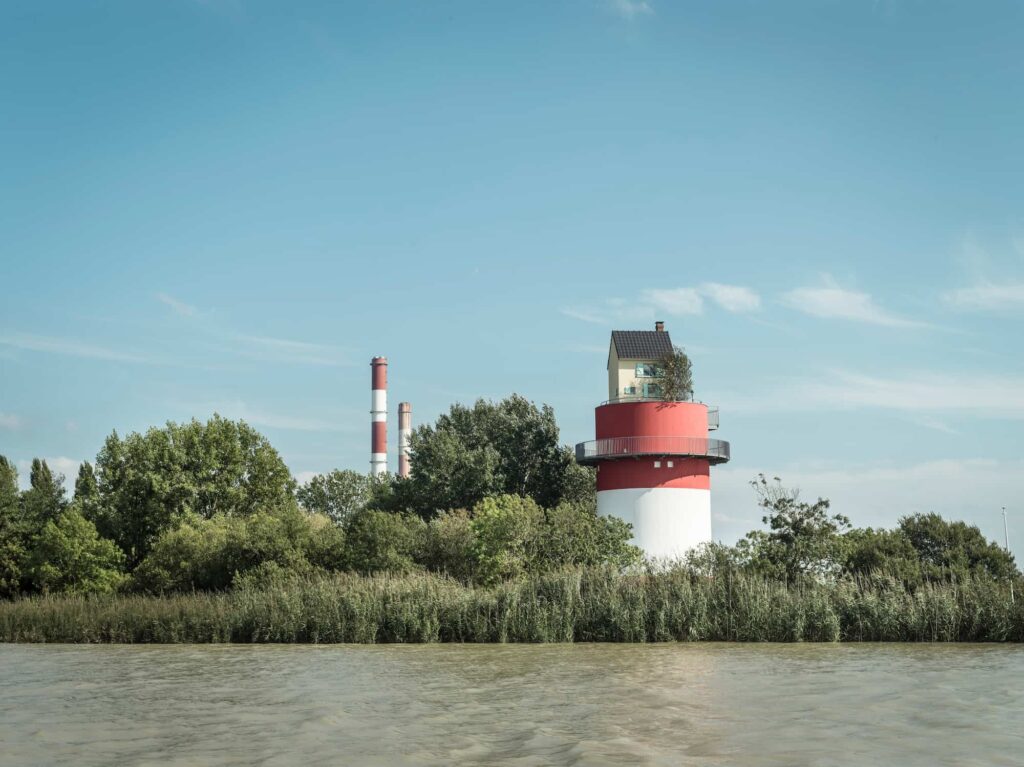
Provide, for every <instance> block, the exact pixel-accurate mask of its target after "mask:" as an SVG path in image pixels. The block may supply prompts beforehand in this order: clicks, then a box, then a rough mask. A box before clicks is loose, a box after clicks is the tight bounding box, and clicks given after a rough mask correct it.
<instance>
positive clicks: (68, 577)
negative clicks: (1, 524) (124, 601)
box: [28, 508, 125, 594]
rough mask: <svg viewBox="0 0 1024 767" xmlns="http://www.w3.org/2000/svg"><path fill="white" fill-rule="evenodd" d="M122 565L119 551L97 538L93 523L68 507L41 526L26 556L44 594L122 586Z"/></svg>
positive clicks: (110, 588)
mask: <svg viewBox="0 0 1024 767" xmlns="http://www.w3.org/2000/svg"><path fill="white" fill-rule="evenodd" d="M123 566H124V554H123V553H122V552H121V550H120V549H118V548H117V546H116V545H115V544H114V543H113V542H112V541H108V540H106V539H104V538H100V536H99V534H98V533H97V532H96V526H95V525H94V524H93V523H92V522H90V521H89V520H87V519H86V518H85V517H83V516H82V514H81V512H79V511H78V510H77V509H74V508H70V509H68V510H66V511H64V512H63V513H62V514H61V515H60V516H59V517H58V518H57V520H56V521H54V520H49V521H47V522H46V524H45V525H44V526H43V529H42V531H41V532H40V533H39V535H38V536H37V538H36V540H35V545H34V546H33V549H32V553H31V556H30V557H29V566H28V575H29V578H30V579H31V582H32V584H33V586H34V587H35V588H36V589H37V590H38V591H41V592H43V593H44V594H46V593H50V592H68V593H76V594H92V593H96V594H100V593H105V592H109V591H113V590H115V589H116V588H117V587H118V586H120V585H121V583H122V581H123V580H124V577H125V576H124V574H123V572H122V569H123Z"/></svg>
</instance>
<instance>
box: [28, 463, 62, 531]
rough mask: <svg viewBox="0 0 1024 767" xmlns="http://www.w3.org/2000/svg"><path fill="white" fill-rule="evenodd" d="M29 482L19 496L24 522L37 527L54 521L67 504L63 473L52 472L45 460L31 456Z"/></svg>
mask: <svg viewBox="0 0 1024 767" xmlns="http://www.w3.org/2000/svg"><path fill="white" fill-rule="evenodd" d="M29 484H30V487H29V489H28V490H26V491H25V492H24V493H23V494H22V496H21V504H22V510H23V511H22V513H23V515H24V517H25V521H26V523H27V524H29V525H32V526H34V527H35V528H37V529H38V528H42V526H43V525H45V524H46V523H47V522H51V521H56V520H57V519H58V518H59V517H60V515H61V512H63V511H64V509H65V507H66V506H67V498H65V496H64V475H63V474H54V473H53V472H52V471H50V467H49V466H48V465H47V463H46V461H44V460H41V459H39V458H33V459H32V469H31V471H30V473H29Z"/></svg>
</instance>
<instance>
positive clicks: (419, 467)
mask: <svg viewBox="0 0 1024 767" xmlns="http://www.w3.org/2000/svg"><path fill="white" fill-rule="evenodd" d="M558 440H559V436H558V426H557V424H556V423H555V415H554V411H553V410H552V409H551V408H550V407H549V406H547V405H545V406H543V407H541V408H538V407H537V406H536V405H534V404H533V403H532V402H529V401H528V400H526V399H525V398H523V397H521V396H519V395H517V394H514V395H512V396H511V397H508V398H506V399H504V400H502V401H501V402H498V403H494V402H488V401H485V400H478V401H477V403H476V404H475V405H474V406H473V407H472V408H469V407H465V406H463V405H453V406H452V408H451V410H450V411H449V412H448V413H447V414H444V415H442V416H441V417H440V418H438V419H437V422H436V423H435V424H434V425H433V426H429V425H425V426H421V427H420V428H419V429H416V430H415V431H414V432H413V436H412V443H411V448H410V450H411V458H412V474H411V477H410V479H409V480H408V482H405V483H401V484H400V490H397V489H396V492H400V495H401V500H402V501H403V502H404V503H405V504H406V505H407V507H408V508H409V509H411V510H412V511H415V512H416V513H418V514H420V515H421V516H424V517H430V516H433V515H434V514H436V513H437V512H438V511H444V510H447V509H469V508H472V507H473V506H475V505H476V504H477V503H479V502H480V501H482V500H483V499H485V498H488V497H493V496H498V495H505V494H510V495H520V496H524V497H529V498H532V499H533V500H534V501H536V502H537V503H538V504H540V505H541V506H555V505H557V504H558V503H559V502H560V501H561V500H562V499H563V497H565V495H566V493H567V492H569V493H571V494H572V495H573V497H578V496H579V495H581V494H582V493H583V490H581V485H584V484H585V482H586V480H585V477H586V476H590V475H586V474H580V473H579V472H576V471H575V469H574V468H573V466H574V463H575V462H574V459H573V456H572V453H571V451H570V450H569V448H567V447H564V446H561V445H560V444H559V441H558Z"/></svg>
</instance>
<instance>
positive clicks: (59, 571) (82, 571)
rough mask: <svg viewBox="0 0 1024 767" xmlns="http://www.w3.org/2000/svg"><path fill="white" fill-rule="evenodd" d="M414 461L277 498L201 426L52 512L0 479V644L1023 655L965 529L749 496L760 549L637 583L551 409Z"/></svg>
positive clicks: (982, 554)
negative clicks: (895, 650) (951, 646)
mask: <svg viewBox="0 0 1024 767" xmlns="http://www.w3.org/2000/svg"><path fill="white" fill-rule="evenodd" d="M412 452H413V461H412V465H413V472H412V476H411V477H410V478H408V479H400V478H397V477H393V476H385V477H369V476H366V475H362V474H359V473H357V472H352V471H333V472H330V473H327V474H323V475H319V476H316V477H314V478H312V479H311V480H310V481H308V482H307V483H305V484H303V485H302V486H299V485H298V484H297V483H296V482H295V480H294V479H293V477H292V476H291V473H290V472H289V470H288V468H287V467H286V466H285V464H284V462H283V461H282V459H281V457H280V456H279V455H278V453H277V452H276V451H275V450H274V448H273V447H272V446H271V445H270V444H269V442H267V440H266V439H265V438H264V437H263V436H262V435H260V434H258V433H257V432H255V431H254V430H252V429H251V428H250V427H249V426H248V425H246V424H245V423H240V422H233V421H230V420H227V419H223V418H220V417H217V416H215V417H214V418H212V419H211V420H209V421H207V422H205V423H202V422H198V421H192V422H190V423H187V424H174V423H170V424H168V425H167V426H166V427H164V428H161V429H151V430H149V431H148V432H146V433H145V434H130V435H128V436H127V437H124V438H121V437H120V436H119V435H117V434H116V433H114V434H112V435H111V436H110V437H108V438H107V440H106V442H105V443H104V445H103V448H102V449H101V451H100V452H99V454H98V456H97V458H96V461H95V464H91V463H83V464H82V466H81V469H80V471H79V474H78V477H77V478H76V481H75V484H74V493H73V495H72V497H71V498H70V499H69V498H68V497H67V495H66V492H65V489H64V485H63V478H62V477H60V476H59V475H54V474H53V473H52V471H51V470H50V468H49V467H48V466H47V464H46V462H45V461H42V460H38V459H37V460H36V461H34V462H33V463H32V466H31V471H30V476H29V487H28V489H26V490H24V491H20V490H19V489H18V479H17V473H16V471H15V468H14V466H13V464H12V463H11V462H10V461H8V460H7V459H5V458H3V457H0V641H72V642H75V641H77V642H92V641H114V642H122V641H123V642H145V641H154V642H155V641H182V642H184V641H189V642H191V641H244V642H251V641H304V642H307V641H320V642H325V641H358V642H364V641H390V642H409V641H662V640H671V639H676V640H742V641H748V640H749V641H799V640H815V641H817V640H820V641H835V640H853V641H858V640H892V641H902V640H915V641H916V640H926V641H935V640H945V641H953V640H979V641H982V640H984V641H1021V640H1022V639H1024V628H1022V627H1024V619H1022V610H1021V605H1022V601H1021V599H1020V598H1018V600H1017V601H1016V602H1014V601H1012V597H1011V589H1012V588H1015V589H1016V592H1017V594H1018V596H1024V595H1022V594H1021V591H1022V586H1024V583H1022V582H1021V575H1020V572H1019V570H1018V569H1017V567H1016V564H1015V563H1014V560H1013V558H1012V556H1011V555H1010V554H1009V553H1008V552H1006V551H1004V550H1003V549H1002V548H1000V547H999V546H997V545H996V544H994V543H992V542H990V541H988V540H986V539H985V538H984V536H983V535H982V534H981V532H980V531H979V530H978V528H977V527H974V526H971V525H968V524H965V523H963V522H950V521H948V520H945V519H943V518H941V517H939V516H938V515H935V514H913V515H907V516H904V517H902V518H901V519H900V520H899V524H898V525H897V526H896V527H895V528H893V529H888V530H881V529H871V528H863V529H857V528H854V527H853V526H852V525H851V523H850V520H849V519H847V517H845V516H843V515H840V514H835V513H833V512H832V510H831V509H830V505H829V502H828V501H827V500H824V499H817V500H816V501H814V502H809V501H805V500H803V499H801V497H800V495H799V493H798V492H796V491H794V490H791V489H788V488H786V487H785V486H783V484H782V483H781V482H780V481H779V480H778V479H769V478H766V477H764V476H759V477H758V478H757V479H755V480H754V482H753V483H752V484H753V488H754V499H755V502H756V503H757V504H758V505H759V507H760V509H761V514H762V520H763V524H764V527H763V529H759V530H755V531H752V532H751V533H749V534H748V535H747V536H746V537H744V538H743V539H742V540H740V541H739V542H738V543H737V544H736V545H735V546H724V545H719V544H712V545H708V546H705V547H704V548H703V549H701V550H698V551H695V552H692V553H691V554H690V555H689V556H688V558H687V559H686V560H684V561H677V562H671V563H668V562H644V561H643V559H642V557H641V553H640V551H639V550H638V549H636V548H635V547H634V546H632V545H631V544H630V536H631V531H630V529H629V526H628V525H627V524H625V523H624V522H622V521H621V520H618V519H614V518H602V517H598V516H597V515H596V513H595V500H594V497H595V491H594V475H593V472H592V471H591V470H590V469H587V468H585V467H582V466H579V465H578V464H576V463H575V461H574V459H573V456H572V453H571V451H570V450H569V449H568V448H567V447H565V446H562V445H561V444H560V442H559V433H558V428H557V425H556V423H555V420H554V414H553V413H552V411H551V409H550V408H547V407H543V408H538V407H536V406H534V405H533V404H532V403H530V402H528V401H526V400H524V399H523V398H521V397H517V396H513V397H510V398H508V399H506V400H503V401H501V402H498V403H491V402H483V401H481V402H478V403H477V404H476V405H474V406H472V407H464V406H461V405H456V406H454V407H452V409H451V410H450V412H449V413H446V414H444V415H442V416H441V417H440V418H439V419H438V420H437V422H436V423H434V424H430V425H425V426H422V427H420V428H419V429H417V430H416V431H415V433H414V435H413V440H412Z"/></svg>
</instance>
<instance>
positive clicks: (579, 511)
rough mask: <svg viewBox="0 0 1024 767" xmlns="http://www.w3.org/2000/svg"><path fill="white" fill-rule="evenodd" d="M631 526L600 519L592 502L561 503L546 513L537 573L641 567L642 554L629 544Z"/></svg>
mask: <svg viewBox="0 0 1024 767" xmlns="http://www.w3.org/2000/svg"><path fill="white" fill-rule="evenodd" d="M632 537H633V529H632V526H631V525H630V524H629V523H628V522H624V521H623V520H621V519H619V518H618V517H599V516H597V513H596V510H595V507H594V504H593V503H560V504H559V505H558V506H556V507H555V508H553V509H548V510H546V511H545V512H544V523H543V527H542V530H541V535H540V537H539V540H538V546H537V551H536V561H535V562H534V564H533V569H534V570H537V571H542V570H554V569H557V568H560V567H570V566H580V565H582V566H586V565H610V566H612V567H615V568H617V569H623V568H626V567H630V566H632V565H635V564H638V563H639V562H640V561H641V560H642V559H643V552H642V551H641V550H640V549H639V548H637V547H636V546H634V545H632V544H631V543H630V540H631V539H632Z"/></svg>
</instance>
